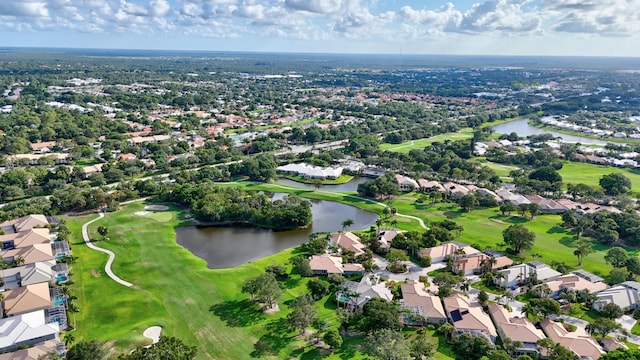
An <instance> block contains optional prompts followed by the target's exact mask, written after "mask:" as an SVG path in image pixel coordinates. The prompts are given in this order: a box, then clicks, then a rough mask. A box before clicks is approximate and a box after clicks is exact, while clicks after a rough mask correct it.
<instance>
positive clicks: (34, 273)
mask: <svg viewBox="0 0 640 360" xmlns="http://www.w3.org/2000/svg"><path fill="white" fill-rule="evenodd" d="M55 265H56V262H55V260H49V261H43V262H37V263H32V264H27V265H23V266H19V267H14V268H10V269H2V270H0V277H1V278H2V280H3V282H4V285H3V286H2V287H3V288H4V289H17V288H19V287H21V286H28V285H35V284H40V283H48V284H50V285H53V284H55V278H54V276H53V271H52V269H51V268H52V267H53V266H55Z"/></svg>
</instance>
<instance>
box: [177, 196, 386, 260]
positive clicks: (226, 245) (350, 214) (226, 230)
mask: <svg viewBox="0 0 640 360" xmlns="http://www.w3.org/2000/svg"><path fill="white" fill-rule="evenodd" d="M278 195H279V196H282V195H280V194H278ZM309 201H311V212H312V213H313V223H312V224H311V226H310V227H309V228H306V229H298V230H290V231H273V230H267V229H259V228H255V227H249V226H245V227H196V226H188V227H181V228H178V229H176V241H177V242H178V244H180V245H182V246H184V247H185V248H187V249H189V251H191V252H192V253H193V254H195V255H196V256H198V257H200V258H202V259H204V260H206V262H207V267H209V268H211V269H222V268H229V267H234V266H238V265H241V264H244V263H246V262H250V261H255V260H258V259H261V258H263V257H266V256H269V255H273V254H276V253H279V252H280V251H282V250H285V249H288V248H291V247H295V246H298V245H300V244H302V243H304V242H305V241H307V239H308V238H309V235H310V234H312V233H314V232H335V231H340V230H342V222H343V221H344V220H346V219H352V220H353V221H354V224H353V225H352V226H351V227H350V229H352V230H361V229H368V228H369V227H371V226H373V225H374V224H375V222H376V220H377V219H378V215H376V214H374V213H372V212H369V211H365V210H362V209H359V208H357V207H354V206H349V205H344V204H341V203H337V202H333V201H325V200H309Z"/></svg>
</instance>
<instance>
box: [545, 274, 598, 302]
mask: <svg viewBox="0 0 640 360" xmlns="http://www.w3.org/2000/svg"><path fill="white" fill-rule="evenodd" d="M594 276H595V275H594ZM600 279H602V278H600ZM546 284H547V285H548V286H549V289H551V294H549V296H550V297H556V296H558V295H559V294H560V292H561V291H563V290H576V291H584V290H586V291H588V292H590V293H595V292H598V291H601V290H604V289H607V288H608V287H609V285H607V284H605V283H604V282H603V281H602V280H601V281H596V282H593V281H590V280H587V279H586V278H583V277H581V276H579V275H577V274H575V273H571V274H567V275H563V276H560V277H558V278H556V279H555V280H551V281H547V282H546Z"/></svg>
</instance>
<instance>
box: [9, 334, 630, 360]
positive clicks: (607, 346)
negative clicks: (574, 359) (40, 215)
mask: <svg viewBox="0 0 640 360" xmlns="http://www.w3.org/2000/svg"><path fill="white" fill-rule="evenodd" d="M600 343H601V344H602V348H603V349H604V351H606V352H609V351H613V350H616V349H622V350H628V349H629V347H628V346H627V345H625V344H624V343H621V342H620V341H618V340H616V339H612V338H602V339H600ZM0 360H2V358H0Z"/></svg>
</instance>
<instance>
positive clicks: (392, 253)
mask: <svg viewBox="0 0 640 360" xmlns="http://www.w3.org/2000/svg"><path fill="white" fill-rule="evenodd" d="M386 258H387V260H389V262H391V264H390V265H391V266H393V267H397V266H398V264H399V263H400V262H401V261H407V260H409V257H408V256H407V254H405V252H404V251H402V250H400V249H393V248H392V249H390V250H389V252H388V253H387V256H386Z"/></svg>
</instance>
